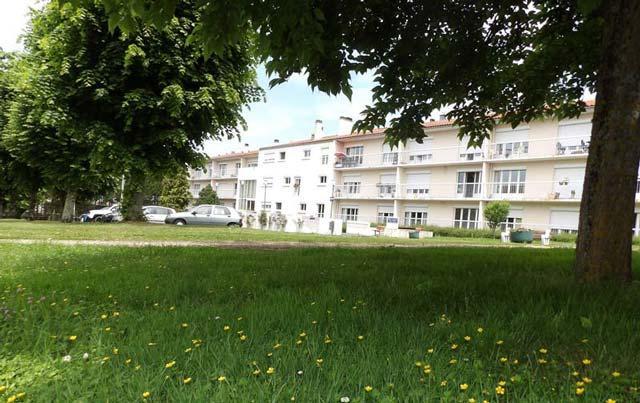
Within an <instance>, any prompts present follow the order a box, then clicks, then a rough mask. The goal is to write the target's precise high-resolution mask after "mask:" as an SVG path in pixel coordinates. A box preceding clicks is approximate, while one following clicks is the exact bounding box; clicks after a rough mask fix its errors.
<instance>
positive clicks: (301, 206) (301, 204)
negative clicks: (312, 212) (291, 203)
mask: <svg viewBox="0 0 640 403" xmlns="http://www.w3.org/2000/svg"><path fill="white" fill-rule="evenodd" d="M300 211H307V203H300Z"/></svg>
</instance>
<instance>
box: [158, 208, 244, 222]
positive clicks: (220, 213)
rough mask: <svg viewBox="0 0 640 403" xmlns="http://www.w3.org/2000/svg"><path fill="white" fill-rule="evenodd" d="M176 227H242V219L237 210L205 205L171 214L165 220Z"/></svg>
mask: <svg viewBox="0 0 640 403" xmlns="http://www.w3.org/2000/svg"><path fill="white" fill-rule="evenodd" d="M164 222H165V223H167V224H175V225H187V224H188V225H218V226H225V227H240V226H242V217H241V216H240V214H239V213H238V212H237V211H236V209H234V208H232V207H227V206H214V205H210V204H203V205H200V206H195V207H194V208H192V209H191V210H189V211H185V212H182V213H176V214H170V215H168V216H167V218H165V220H164Z"/></svg>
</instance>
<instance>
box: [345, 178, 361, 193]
mask: <svg viewBox="0 0 640 403" xmlns="http://www.w3.org/2000/svg"><path fill="white" fill-rule="evenodd" d="M360 184H361V182H360V181H357V182H356V181H349V182H344V184H343V186H344V190H345V191H346V192H347V194H358V193H360Z"/></svg>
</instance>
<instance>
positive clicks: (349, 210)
mask: <svg viewBox="0 0 640 403" xmlns="http://www.w3.org/2000/svg"><path fill="white" fill-rule="evenodd" d="M341 213H342V214H341V216H342V219H343V220H345V221H358V208H357V207H343V208H342V210H341Z"/></svg>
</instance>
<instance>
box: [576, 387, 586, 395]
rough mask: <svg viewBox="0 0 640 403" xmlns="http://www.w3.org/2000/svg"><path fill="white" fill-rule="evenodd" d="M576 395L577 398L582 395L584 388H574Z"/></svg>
mask: <svg viewBox="0 0 640 403" xmlns="http://www.w3.org/2000/svg"><path fill="white" fill-rule="evenodd" d="M576 395H577V396H582V395H584V388H576Z"/></svg>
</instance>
